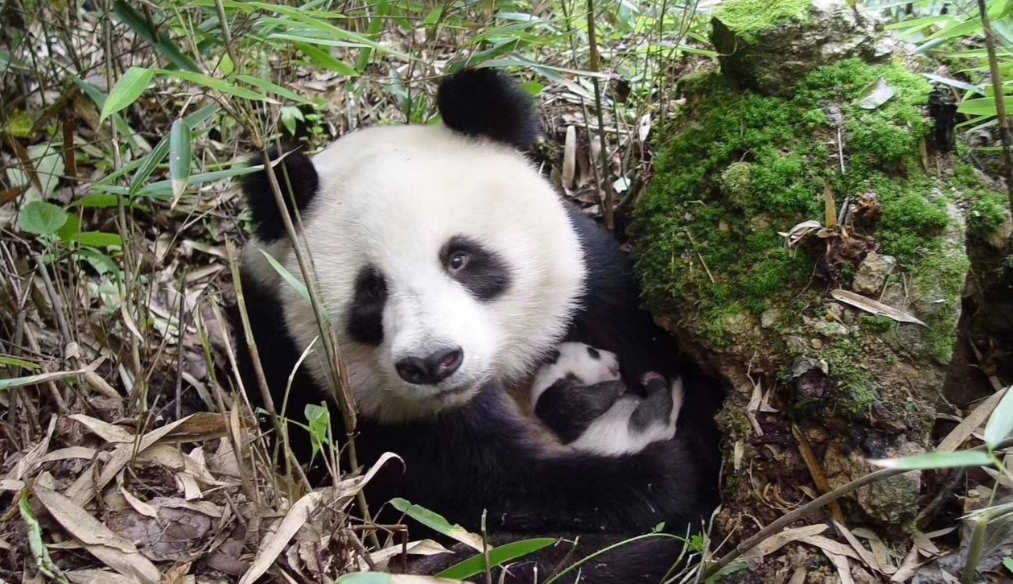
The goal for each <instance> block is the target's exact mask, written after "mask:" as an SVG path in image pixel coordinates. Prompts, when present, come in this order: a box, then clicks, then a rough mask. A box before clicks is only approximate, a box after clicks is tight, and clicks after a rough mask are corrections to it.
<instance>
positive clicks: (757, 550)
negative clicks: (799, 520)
mask: <svg viewBox="0 0 1013 584" xmlns="http://www.w3.org/2000/svg"><path fill="white" fill-rule="evenodd" d="M827 527H828V526H827V525H826V524H817V525H804V526H802V527H795V528H793V529H785V530H784V531H782V532H780V533H778V534H775V535H772V536H770V537H768V538H767V539H765V540H763V541H761V542H760V543H759V544H758V545H757V546H756V547H754V548H753V549H751V550H749V551H748V552H746V553H745V554H743V555H742V558H743V559H750V558H762V557H764V556H766V555H767V554H770V553H772V552H776V551H777V550H779V549H781V548H782V547H784V546H786V545H788V544H789V543H791V542H793V541H798V540H800V539H803V538H806V537H811V536H814V535H819V534H821V533H823V532H824V531H826V530H827Z"/></svg>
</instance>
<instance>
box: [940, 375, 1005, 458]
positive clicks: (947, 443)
mask: <svg viewBox="0 0 1013 584" xmlns="http://www.w3.org/2000/svg"><path fill="white" fill-rule="evenodd" d="M1007 391H1009V388H1006V389H1004V390H1002V391H997V392H995V393H993V394H992V395H990V396H988V397H987V398H985V399H984V400H982V402H981V403H980V404H978V406H977V407H975V408H974V411H972V412H971V413H970V414H967V417H965V418H964V419H963V420H961V422H960V423H959V424H957V426H956V427H955V428H954V429H953V430H950V433H949V434H947V435H946V438H943V441H942V442H940V443H939V447H937V448H936V452H953V451H954V450H956V449H957V448H959V447H960V445H961V444H963V443H964V441H965V440H967V439H968V438H970V437H971V434H973V433H974V431H975V430H977V429H978V428H980V427H981V425H982V424H984V423H985V421H986V420H988V417H989V415H991V414H992V410H994V409H995V406H997V405H999V400H1001V399H1002V397H1003V396H1004V395H1006V392H1007Z"/></svg>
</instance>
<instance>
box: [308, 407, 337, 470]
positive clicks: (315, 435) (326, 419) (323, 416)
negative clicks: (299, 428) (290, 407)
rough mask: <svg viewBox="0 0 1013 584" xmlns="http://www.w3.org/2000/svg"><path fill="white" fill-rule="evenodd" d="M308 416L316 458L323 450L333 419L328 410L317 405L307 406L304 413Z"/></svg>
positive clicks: (311, 442)
mask: <svg viewBox="0 0 1013 584" xmlns="http://www.w3.org/2000/svg"><path fill="white" fill-rule="evenodd" d="M303 413H304V415H305V416H306V421H307V422H308V423H309V431H310V444H311V445H312V446H313V454H312V455H311V457H312V458H316V456H317V453H319V452H320V449H321V448H323V444H324V442H325V441H326V440H327V428H328V426H330V423H331V417H330V413H329V412H328V411H327V408H325V407H323V406H320V405H317V404H306V409H305V411H304V412H303Z"/></svg>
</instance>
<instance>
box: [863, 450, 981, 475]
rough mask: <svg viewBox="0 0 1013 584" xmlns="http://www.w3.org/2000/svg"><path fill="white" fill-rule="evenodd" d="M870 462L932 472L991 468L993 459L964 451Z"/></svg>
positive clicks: (883, 465) (974, 451)
mask: <svg viewBox="0 0 1013 584" xmlns="http://www.w3.org/2000/svg"><path fill="white" fill-rule="evenodd" d="M869 462H871V463H872V464H875V465H877V466H882V467H884V468H896V469H903V470H931V469H940V468H958V467H964V466H990V465H991V464H992V457H991V456H989V454H988V453H987V452H985V451H982V450H963V451H960V452H929V453H926V454H916V455H914V456H905V457H902V458H887V459H883V460H870V461H869Z"/></svg>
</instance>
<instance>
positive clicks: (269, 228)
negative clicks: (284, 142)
mask: <svg viewBox="0 0 1013 584" xmlns="http://www.w3.org/2000/svg"><path fill="white" fill-rule="evenodd" d="M267 153H268V157H269V158H270V160H271V161H272V164H273V166H274V176H275V179H276V180H277V181H278V187H279V188H280V189H281V193H282V196H283V197H284V199H285V205H286V209H287V210H288V212H289V216H290V217H292V216H294V212H293V211H292V203H293V202H294V203H295V208H296V209H298V210H299V211H300V212H302V211H304V210H305V209H306V207H307V206H308V205H309V204H310V201H312V200H313V198H314V197H316V195H317V192H318V191H319V189H320V177H319V176H318V175H317V169H316V167H315V166H313V160H312V159H310V157H309V156H307V155H306V153H305V151H304V150H303V149H301V148H297V149H284V148H283V149H278V148H271V149H269V150H268V152H267ZM279 158H280V159H281V160H279ZM263 162H264V161H263V158H262V157H261V155H259V154H258V155H255V156H252V157H250V158H249V160H248V161H247V164H249V165H251V166H255V165H261V164H263ZM241 186H242V191H243V195H244V197H245V198H246V206H247V208H248V209H249V210H250V215H251V217H252V220H253V232H254V233H255V234H256V235H257V237H258V238H259V239H260V240H261V241H262V242H265V243H269V242H272V241H275V240H277V239H280V238H282V237H284V236H285V222H284V220H283V219H282V215H281V213H279V212H278V203H277V200H276V199H275V196H274V189H273V188H272V187H271V180H270V178H269V177H268V171H267V169H266V168H264V169H261V170H258V171H256V172H254V173H252V174H248V175H246V176H245V177H243V179H242V183H241Z"/></svg>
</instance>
